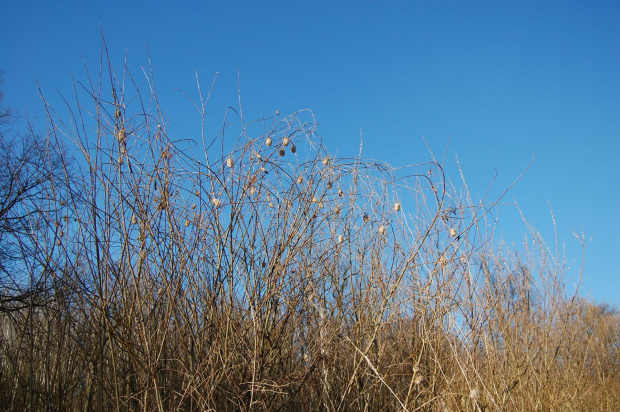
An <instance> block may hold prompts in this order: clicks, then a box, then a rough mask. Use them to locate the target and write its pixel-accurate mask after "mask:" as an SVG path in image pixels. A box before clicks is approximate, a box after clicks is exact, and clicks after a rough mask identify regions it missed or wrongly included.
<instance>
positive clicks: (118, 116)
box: [114, 109, 121, 119]
mask: <svg viewBox="0 0 620 412" xmlns="http://www.w3.org/2000/svg"><path fill="white" fill-rule="evenodd" d="M114 117H116V118H117V119H118V118H120V117H121V111H120V109H116V111H115V112H114Z"/></svg>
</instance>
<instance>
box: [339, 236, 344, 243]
mask: <svg viewBox="0 0 620 412" xmlns="http://www.w3.org/2000/svg"><path fill="white" fill-rule="evenodd" d="M343 241H344V236H342V235H338V243H342V242H343Z"/></svg>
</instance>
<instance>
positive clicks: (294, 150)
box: [291, 143, 297, 153]
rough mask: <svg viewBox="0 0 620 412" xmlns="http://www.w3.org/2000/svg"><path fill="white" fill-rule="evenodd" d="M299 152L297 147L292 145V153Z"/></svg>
mask: <svg viewBox="0 0 620 412" xmlns="http://www.w3.org/2000/svg"><path fill="white" fill-rule="evenodd" d="M296 151H297V146H295V143H293V144H292V145H291V153H295V152H296Z"/></svg>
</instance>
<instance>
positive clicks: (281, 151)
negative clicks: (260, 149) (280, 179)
mask: <svg viewBox="0 0 620 412" xmlns="http://www.w3.org/2000/svg"><path fill="white" fill-rule="evenodd" d="M278 153H279V154H280V156H284V155H285V154H286V152H285V151H284V148H281V149H280V151H279V152H278Z"/></svg>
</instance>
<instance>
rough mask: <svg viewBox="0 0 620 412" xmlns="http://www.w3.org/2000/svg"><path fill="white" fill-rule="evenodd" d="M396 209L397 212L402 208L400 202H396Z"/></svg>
mask: <svg viewBox="0 0 620 412" xmlns="http://www.w3.org/2000/svg"><path fill="white" fill-rule="evenodd" d="M394 210H395V211H397V212H398V211H399V210H400V203H398V202H396V204H395V205H394Z"/></svg>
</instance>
